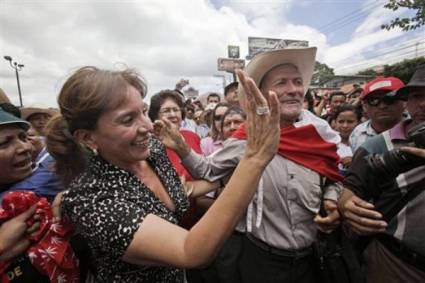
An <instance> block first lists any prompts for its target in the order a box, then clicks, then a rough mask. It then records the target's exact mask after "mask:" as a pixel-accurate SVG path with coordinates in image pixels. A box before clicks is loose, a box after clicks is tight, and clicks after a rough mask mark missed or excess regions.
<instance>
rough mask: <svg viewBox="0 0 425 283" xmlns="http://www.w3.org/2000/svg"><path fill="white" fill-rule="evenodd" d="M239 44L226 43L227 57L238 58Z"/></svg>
mask: <svg viewBox="0 0 425 283" xmlns="http://www.w3.org/2000/svg"><path fill="white" fill-rule="evenodd" d="M239 56H240V55H239V46H236V45H228V46H227V57H229V58H234V59H237V58H239Z"/></svg>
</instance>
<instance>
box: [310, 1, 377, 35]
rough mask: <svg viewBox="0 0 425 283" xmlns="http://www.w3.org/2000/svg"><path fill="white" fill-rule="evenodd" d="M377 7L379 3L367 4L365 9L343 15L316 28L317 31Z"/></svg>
mask: <svg viewBox="0 0 425 283" xmlns="http://www.w3.org/2000/svg"><path fill="white" fill-rule="evenodd" d="M378 5H380V3H379V2H378V3H376V2H372V3H369V4H368V5H366V6H365V7H363V8H361V9H358V10H355V11H353V12H351V13H348V14H346V15H344V16H342V17H340V18H338V19H336V20H334V21H331V22H329V23H327V24H325V25H322V26H320V27H318V29H319V30H320V29H328V27H329V26H334V25H336V24H340V23H338V22H340V21H346V20H347V19H349V18H350V17H352V16H354V15H355V14H358V13H360V14H363V13H365V12H367V11H368V10H369V8H370V9H372V8H375V7H376V6H378ZM356 16H357V15H356Z"/></svg>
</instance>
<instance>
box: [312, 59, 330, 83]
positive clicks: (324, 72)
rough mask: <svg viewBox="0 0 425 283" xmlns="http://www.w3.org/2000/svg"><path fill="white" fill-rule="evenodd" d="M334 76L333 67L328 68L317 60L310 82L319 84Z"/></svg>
mask: <svg viewBox="0 0 425 283" xmlns="http://www.w3.org/2000/svg"><path fill="white" fill-rule="evenodd" d="M334 76H335V74H334V69H332V68H330V67H329V66H328V65H326V64H325V63H323V64H322V63H320V62H319V61H316V64H315V65H314V72H313V77H312V78H311V83H312V84H314V85H321V84H323V83H324V82H326V81H328V80H330V79H332V78H333V77H334Z"/></svg>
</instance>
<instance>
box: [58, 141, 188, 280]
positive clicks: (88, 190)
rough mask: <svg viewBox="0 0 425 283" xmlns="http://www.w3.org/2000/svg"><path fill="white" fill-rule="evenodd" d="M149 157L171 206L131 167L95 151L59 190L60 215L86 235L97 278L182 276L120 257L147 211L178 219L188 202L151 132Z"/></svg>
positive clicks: (131, 278)
mask: <svg viewBox="0 0 425 283" xmlns="http://www.w3.org/2000/svg"><path fill="white" fill-rule="evenodd" d="M147 161H148V162H149V163H150V165H151V166H152V168H153V170H154V171H155V172H156V173H157V175H158V177H159V178H160V180H161V182H162V184H163V185H164V187H165V188H166V190H167V191H168V193H169V195H170V197H171V199H172V200H173V202H174V204H175V212H173V211H170V210H169V209H168V208H167V207H166V206H165V205H164V204H163V203H162V202H161V201H160V200H159V199H158V198H157V197H156V196H155V194H154V193H153V192H152V191H150V190H149V189H148V188H147V187H146V186H145V185H144V184H143V183H142V182H140V180H139V179H138V178H137V177H136V176H135V175H134V174H132V173H130V172H128V171H125V170H123V169H120V168H118V167H116V166H114V165H112V164H110V163H108V162H107V161H105V160H104V159H102V158H101V157H100V156H93V157H91V159H90V161H89V166H88V169H87V170H86V172H84V173H82V174H81V175H79V176H78V177H77V178H75V179H74V180H73V182H72V183H71V184H70V186H69V188H68V189H69V190H68V192H67V193H65V194H64V195H63V199H62V204H61V206H62V210H63V212H64V215H65V216H67V217H69V218H70V220H71V221H72V222H73V223H74V224H75V225H76V229H77V232H79V233H81V235H82V236H83V237H84V238H85V239H86V240H87V242H88V245H89V247H90V252H91V254H92V258H93V260H92V263H93V264H92V265H93V266H94V268H95V270H94V272H95V273H96V274H95V275H96V277H97V279H98V280H99V282H122V283H125V282H131V283H136V282H183V271H182V270H180V269H176V268H172V267H150V266H145V267H144V266H136V265H133V264H130V263H126V262H124V261H122V260H121V258H122V256H123V255H124V253H125V251H126V249H127V247H128V246H129V245H130V243H131V241H132V239H133V236H134V234H135V233H136V231H137V230H138V228H139V225H140V223H142V221H143V219H144V218H145V217H146V216H147V215H148V214H150V213H152V214H155V215H156V216H159V217H161V218H163V219H165V220H167V221H169V222H171V223H174V224H177V223H178V221H179V220H180V218H181V216H182V215H183V213H184V212H185V211H186V210H187V208H188V205H189V202H188V199H187V197H186V194H185V192H184V190H183V187H182V184H181V182H180V179H179V177H178V176H177V173H176V171H175V170H174V168H173V166H172V165H171V163H170V161H169V160H168V158H167V155H166V153H165V148H164V146H163V145H162V143H161V142H160V141H158V140H157V139H155V138H151V141H150V156H149V158H148V159H147Z"/></svg>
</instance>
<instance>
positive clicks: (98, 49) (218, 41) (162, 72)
mask: <svg viewBox="0 0 425 283" xmlns="http://www.w3.org/2000/svg"><path fill="white" fill-rule="evenodd" d="M295 4H297V2H296V1H293V0H291V1H267V2H261V1H230V0H223V1H221V3H220V5H219V7H215V6H214V5H213V3H212V2H208V1H207V0H188V1H177V0H170V1H166V0H140V1H136V0H126V1H118V0H92V1H83V0H37V1H35V0H34V1H28V0H3V1H0V46H1V50H2V54H0V55H1V56H4V55H9V56H12V57H13V58H14V59H16V60H18V61H19V62H20V63H24V64H25V67H24V68H23V70H22V71H21V72H20V75H21V79H22V80H21V83H22V90H23V98H24V103H25V104H26V105H35V104H44V105H46V104H47V105H55V104H56V96H57V94H58V92H59V90H60V87H61V85H62V84H63V82H64V80H65V79H66V77H67V76H68V75H69V74H70V73H71V72H72V71H73V70H75V69H76V68H77V67H79V66H83V65H95V66H99V67H102V68H114V66H115V65H116V64H117V63H124V64H127V65H128V66H130V67H135V68H137V69H138V70H139V71H140V72H141V73H142V74H143V75H144V76H145V77H146V79H147V81H148V87H149V95H151V94H153V93H155V92H157V91H158V90H160V89H164V88H173V87H174V84H175V82H177V81H178V80H179V79H180V78H181V77H184V78H189V79H190V81H191V84H192V86H194V87H195V88H197V89H199V90H200V92H201V93H203V92H207V91H222V85H221V80H220V79H219V78H216V77H213V75H214V74H217V73H219V72H218V71H217V70H216V64H217V63H216V62H217V58H218V57H226V56H227V45H228V44H232V45H239V46H240V47H241V55H242V56H244V55H245V54H247V49H248V48H247V38H248V36H262V37H276V38H286V39H301V40H308V41H309V42H310V45H312V46H318V48H319V49H318V50H319V52H318V59H319V60H320V61H322V62H325V63H327V64H329V65H331V66H333V67H336V68H338V67H341V66H344V65H345V64H346V62H344V59H346V58H358V60H361V59H363V58H364V57H363V56H362V55H361V53H362V51H366V50H369V49H370V48H371V47H373V46H376V44H378V43H380V42H382V41H383V40H388V39H391V38H397V37H399V36H400V34H401V32H399V31H392V32H386V31H381V30H378V29H377V28H376V27H377V25H378V24H379V23H378V22H377V21H376V19H375V17H379V18H380V19H384V18H385V17H386V16H385V15H387V14H385V13H384V14H382V13H381V12H379V13H378V12H375V11H373V12H372V13H376V14H374V15H375V16H372V14H371V15H370V16H369V17H368V19H366V20H365V21H364V22H363V24H361V25H359V27H358V28H357V30H356V31H355V32H354V34H353V37H352V39H351V40H350V42H346V43H344V44H341V45H338V46H329V44H328V43H327V38H326V36H325V35H324V34H323V33H321V32H319V31H318V30H317V29H315V28H313V27H310V26H306V25H295V24H292V23H290V22H288V20H287V17H286V15H287V14H288V13H289V12H290V11H291V8H292V7H293V5H295ZM380 13H381V14H380ZM226 76H227V79H228V81H229V80H230V76H229V75H228V74H226ZM0 87H1V88H2V89H4V90H5V92H6V93H8V94H9V96H10V97H11V99H12V101H13V102H14V103H16V104H17V103H18V101H19V100H18V97H17V87H16V79H15V74H14V72H13V70H12V69H11V68H10V67H9V66H8V65H7V64H6V62H5V61H3V59H2V63H0Z"/></svg>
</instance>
